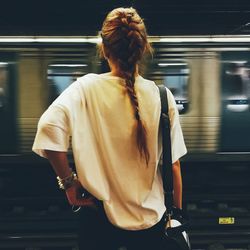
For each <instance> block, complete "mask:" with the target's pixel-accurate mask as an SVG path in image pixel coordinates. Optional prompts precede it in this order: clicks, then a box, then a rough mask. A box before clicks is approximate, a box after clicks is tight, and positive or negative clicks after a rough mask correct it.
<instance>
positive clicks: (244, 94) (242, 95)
mask: <svg viewBox="0 0 250 250" xmlns="http://www.w3.org/2000/svg"><path fill="white" fill-rule="evenodd" d="M223 64H224V72H223V77H224V79H223V86H222V93H223V101H224V104H225V105H226V108H227V109H228V110H229V111H233V112H243V111H247V110H248V108H249V99H250V64H249V63H248V62H247V61H224V62H223Z"/></svg>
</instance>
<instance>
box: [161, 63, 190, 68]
mask: <svg viewBox="0 0 250 250" xmlns="http://www.w3.org/2000/svg"><path fill="white" fill-rule="evenodd" d="M186 65H187V64H186V63H158V66H160V67H168V66H186Z"/></svg>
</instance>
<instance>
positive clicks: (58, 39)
mask: <svg viewBox="0 0 250 250" xmlns="http://www.w3.org/2000/svg"><path fill="white" fill-rule="evenodd" d="M149 41H150V42H168V43H192V42H197V43H199V42H200V43H206V42H208V43H213V42H215V43H232V42H236V43H237V42H246V43H249V42H250V35H214V36H149ZM34 42H37V43H86V42H87V43H100V42H101V38H100V37H98V36H76V37H73V36H54V37H52V36H46V37H45V36H25V37H22V36H0V43H34Z"/></svg>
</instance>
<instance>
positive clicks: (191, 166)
mask: <svg viewBox="0 0 250 250" xmlns="http://www.w3.org/2000/svg"><path fill="white" fill-rule="evenodd" d="M150 41H151V43H152V46H153V48H154V53H153V54H152V55H148V56H147V58H145V60H144V61H143V62H142V67H141V74H142V75H143V76H144V77H145V78H148V79H151V80H153V81H155V83H156V84H164V85H165V86H167V87H168V88H169V89H170V90H171V91H172V93H173V95H174V97H175V100H176V104H177V107H178V110H179V113H180V122H181V125H182V129H183V134H184V139H185V142H186V146H187V149H188V154H187V155H186V156H184V157H183V158H182V159H181V164H182V172H183V191H184V208H185V209H186V210H187V211H188V213H189V216H190V222H191V223H190V224H191V227H190V239H191V244H192V246H193V249H210V250H212V249H249V248H248V247H249V246H250V237H249V235H250V194H249V190H250V182H249V179H250V131H249V130H250V37H249V36H183V37H180V36H179V37H173V36H172V37H150ZM99 42H100V40H99V38H98V37H0V121H1V122H0V138H1V139H0V140H1V142H0V249H5V250H6V249H15V248H14V247H15V246H16V249H24V250H27V249H41V250H47V249H53V250H54V249H55V250H56V249H65V250H66V249H67V250H68V249H71V250H72V249H77V245H76V239H77V236H76V234H75V233H74V232H75V231H74V228H75V221H74V219H73V220H72V216H71V215H70V211H69V210H70V207H69V206H68V204H67V201H66V199H65V197H64V194H63V193H62V192H61V191H60V190H59V189H58V188H57V183H56V178H55V175H54V173H53V171H52V169H51V167H50V166H49V164H48V162H47V161H46V160H43V159H41V158H40V157H38V156H36V155H35V154H34V153H32V151H31V148H32V143H33V140H34V136H35V133H36V128H37V123H38V120H39V117H40V116H41V114H42V113H43V112H44V110H45V109H46V108H47V107H48V106H49V105H50V103H51V102H53V100H55V98H56V97H57V96H58V95H59V94H60V93H62V91H63V90H64V89H65V88H67V87H68V86H69V85H70V84H71V83H72V82H73V81H75V80H76V79H77V78H78V77H81V76H83V75H84V74H87V73H89V72H92V73H102V72H106V71H108V70H109V69H108V66H107V63H106V62H105V61H104V60H102V59H100V57H99V55H98V49H97V47H98V43H99ZM70 155H71V152H69V156H70ZM72 162H73V161H72V160H71V163H72ZM20 246H22V247H20ZM62 246H64V248H63V247H62Z"/></svg>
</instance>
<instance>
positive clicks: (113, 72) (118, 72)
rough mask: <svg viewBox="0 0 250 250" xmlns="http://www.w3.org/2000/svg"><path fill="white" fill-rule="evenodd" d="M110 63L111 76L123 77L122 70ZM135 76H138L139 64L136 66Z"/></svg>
mask: <svg viewBox="0 0 250 250" xmlns="http://www.w3.org/2000/svg"><path fill="white" fill-rule="evenodd" d="M108 63H109V67H110V73H111V75H112V76H119V77H122V75H123V74H122V72H121V70H120V69H119V68H118V67H117V66H116V64H113V63H111V62H110V61H109V62H108ZM135 76H138V65H137V64H136V66H135Z"/></svg>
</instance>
